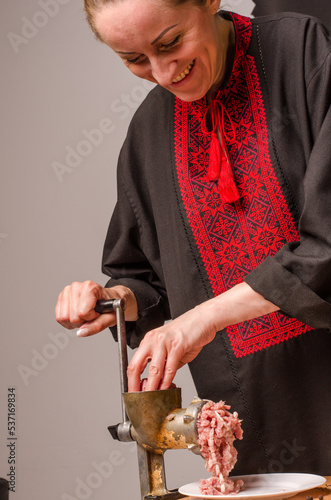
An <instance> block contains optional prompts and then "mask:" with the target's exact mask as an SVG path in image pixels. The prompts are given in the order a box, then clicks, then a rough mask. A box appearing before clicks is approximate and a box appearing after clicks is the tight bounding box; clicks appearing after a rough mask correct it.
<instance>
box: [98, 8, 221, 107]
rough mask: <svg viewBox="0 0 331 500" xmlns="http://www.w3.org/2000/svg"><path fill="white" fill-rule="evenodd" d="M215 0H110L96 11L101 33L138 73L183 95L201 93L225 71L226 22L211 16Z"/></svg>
mask: <svg viewBox="0 0 331 500" xmlns="http://www.w3.org/2000/svg"><path fill="white" fill-rule="evenodd" d="M219 3H220V2H219V0H218V1H217V0H207V2H206V6H205V7H204V8H199V7H197V6H195V5H193V3H192V2H190V1H188V2H186V3H184V4H183V5H181V6H179V7H174V6H171V5H170V4H169V3H168V2H166V1H165V0H121V1H119V2H115V3H112V2H110V3H109V4H107V5H106V6H104V7H103V8H102V9H101V10H100V11H99V12H97V13H96V14H95V17H94V22H95V26H96V28H97V30H98V32H99V34H100V36H101V38H102V39H103V41H104V42H105V43H106V44H107V45H109V47H111V48H112V49H113V50H114V51H115V52H116V53H117V54H118V55H119V56H120V57H121V58H122V60H123V61H124V63H125V64H126V66H127V67H128V68H129V69H130V71H132V73H134V74H135V75H136V76H138V77H140V78H144V79H146V80H149V81H151V82H154V83H157V84H159V85H160V86H161V87H164V88H165V89H167V90H169V91H170V92H172V93H173V94H175V95H176V96H177V97H179V98H180V99H182V100H184V101H195V100H198V99H200V98H202V97H203V96H204V95H206V94H207V92H208V91H209V90H210V89H211V87H212V86H213V85H215V84H216V83H219V82H220V81H221V80H222V78H223V76H224V74H225V69H226V68H225V62H226V51H227V45H228V39H229V31H230V28H229V25H230V24H231V23H228V22H227V21H224V20H223V19H222V18H220V17H219V16H215V14H216V12H217V9H218V6H219Z"/></svg>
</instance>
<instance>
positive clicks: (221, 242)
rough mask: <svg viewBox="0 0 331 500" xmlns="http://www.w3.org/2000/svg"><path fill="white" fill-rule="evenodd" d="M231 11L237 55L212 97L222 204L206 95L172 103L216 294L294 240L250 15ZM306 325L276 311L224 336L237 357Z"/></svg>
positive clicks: (181, 176)
mask: <svg viewBox="0 0 331 500" xmlns="http://www.w3.org/2000/svg"><path fill="white" fill-rule="evenodd" d="M232 16H233V21H234V24H235V27H236V33H237V47H236V57H235V61H234V66H233V71H232V75H231V78H230V81H229V84H228V85H227V86H226V87H225V88H224V89H223V90H222V91H218V92H217V95H216V98H217V100H218V101H219V102H221V103H222V105H224V107H225V108H226V113H225V114H224V132H225V134H226V138H227V143H226V146H227V149H228V152H229V156H230V160H231V164H232V168H233V171H234V178H235V182H236V185H237V187H238V190H239V193H240V195H241V197H240V200H239V201H237V202H235V203H234V204H226V203H224V204H223V203H222V202H221V200H220V196H219V190H218V186H217V182H209V181H208V180H207V178H206V172H207V166H208V161H209V145H210V140H211V139H210V134H206V133H205V130H204V129H203V127H202V123H203V120H204V116H205V113H206V103H205V100H204V99H202V100H200V101H196V102H193V103H186V102H183V101H180V100H179V99H176V103H175V156H176V166H177V175H178V180H179V185H180V190H181V195H182V199H183V203H184V207H185V210H186V213H187V217H188V220H189V223H190V226H191V228H192V231H193V234H194V238H195V241H196V244H197V246H198V248H199V251H200V255H201V257H202V260H203V263H204V265H205V268H206V271H207V275H208V277H209V280H210V283H211V286H212V289H213V292H214V294H215V295H219V294H220V293H222V292H224V291H226V290H228V289H229V288H231V287H233V286H234V285H236V284H237V283H241V282H242V281H243V278H244V277H245V276H246V275H247V274H248V273H249V272H250V271H251V270H252V269H254V268H255V267H256V266H257V265H259V264H260V263H261V262H262V261H263V260H264V259H265V258H266V257H267V256H268V255H271V256H273V255H275V254H276V252H277V251H278V250H279V249H280V248H281V247H282V246H283V245H284V244H285V243H286V242H292V241H298V240H299V234H298V231H297V229H296V227H295V224H294V221H293V217H292V215H291V213H290V211H289V208H288V206H287V203H286V200H285V198H284V195H283V193H282V190H281V187H280V185H279V183H278V180H277V177H276V175H275V172H274V170H273V167H272V163H271V160H270V156H269V150H268V129H267V122H266V116H265V110H264V104H263V99H262V93H261V88H260V84H259V78H258V74H257V70H256V66H255V61H254V59H253V58H252V57H251V56H249V55H247V54H246V52H247V49H248V46H249V43H250V39H251V34H252V25H251V21H250V19H249V18H246V17H242V16H238V15H235V14H233V15H232ZM233 130H234V132H235V135H234V134H233V132H232V131H233ZM310 329H311V328H310V327H308V326H306V325H304V324H302V323H300V322H299V321H297V320H296V319H293V318H288V317H287V316H285V315H284V314H283V313H281V312H276V313H272V314H268V315H265V316H263V317H260V318H257V319H254V320H251V321H245V322H243V323H240V324H239V325H235V326H231V327H228V328H227V334H228V336H229V339H230V342H231V345H232V348H233V351H234V354H235V356H236V357H242V356H246V355H248V354H251V353H253V352H256V351H259V350H261V349H265V348H267V347H270V346H272V345H274V344H278V343H280V342H284V341H286V340H288V339H290V338H292V337H295V336H297V335H300V334H302V333H305V332H306V331H308V330H310Z"/></svg>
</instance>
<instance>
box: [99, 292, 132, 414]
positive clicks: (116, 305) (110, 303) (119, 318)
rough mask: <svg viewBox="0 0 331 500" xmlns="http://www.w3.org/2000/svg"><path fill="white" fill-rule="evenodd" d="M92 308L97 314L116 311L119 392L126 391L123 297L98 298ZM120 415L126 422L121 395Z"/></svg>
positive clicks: (126, 359)
mask: <svg viewBox="0 0 331 500" xmlns="http://www.w3.org/2000/svg"><path fill="white" fill-rule="evenodd" d="M94 309H95V311H96V312H97V313H99V314H105V313H110V312H116V323H117V340H118V354H119V361H120V381H121V393H122V394H123V392H128V376H127V368H128V352H127V348H126V333H125V319H124V310H125V300H124V299H111V300H98V301H97V303H96V305H95V308H94ZM122 416H123V422H127V421H128V416H127V414H126V410H125V405H124V400H123V396H122Z"/></svg>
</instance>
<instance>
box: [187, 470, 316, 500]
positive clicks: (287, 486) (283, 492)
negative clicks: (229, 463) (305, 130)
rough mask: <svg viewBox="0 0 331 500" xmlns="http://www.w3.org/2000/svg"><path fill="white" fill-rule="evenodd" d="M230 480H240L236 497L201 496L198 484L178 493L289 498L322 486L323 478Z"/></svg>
mask: <svg viewBox="0 0 331 500" xmlns="http://www.w3.org/2000/svg"><path fill="white" fill-rule="evenodd" d="M231 479H242V480H243V481H244V486H243V489H242V490H241V491H240V492H239V493H237V494H236V495H233V494H232V495H202V494H201V493H200V488H199V483H190V484H186V485H185V486H182V487H181V488H179V490H178V491H179V493H181V494H182V495H187V496H191V497H196V498H211V499H214V500H215V499H217V498H219V499H235V498H238V499H239V500H252V499H253V498H258V499H259V500H269V499H274V500H275V499H281V498H289V497H293V496H294V495H297V494H298V493H300V492H301V491H306V490H310V489H312V488H317V487H318V486H322V484H324V483H325V482H326V479H325V477H323V476H316V475H315V474H294V473H293V474H292V473H288V474H252V475H249V476H232V477H231Z"/></svg>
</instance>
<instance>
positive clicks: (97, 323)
mask: <svg viewBox="0 0 331 500" xmlns="http://www.w3.org/2000/svg"><path fill="white" fill-rule="evenodd" d="M114 325H116V314H115V313H107V314H101V315H99V316H98V317H97V318H96V319H95V320H93V321H87V322H84V323H83V324H82V325H81V327H80V328H79V330H77V336H78V337H90V336H91V335H95V334H96V333H100V332H102V331H103V330H105V329H106V328H109V327H111V326H114Z"/></svg>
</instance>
